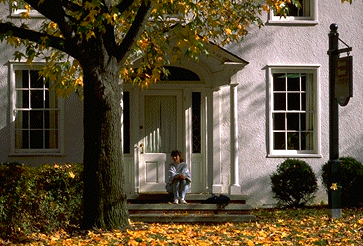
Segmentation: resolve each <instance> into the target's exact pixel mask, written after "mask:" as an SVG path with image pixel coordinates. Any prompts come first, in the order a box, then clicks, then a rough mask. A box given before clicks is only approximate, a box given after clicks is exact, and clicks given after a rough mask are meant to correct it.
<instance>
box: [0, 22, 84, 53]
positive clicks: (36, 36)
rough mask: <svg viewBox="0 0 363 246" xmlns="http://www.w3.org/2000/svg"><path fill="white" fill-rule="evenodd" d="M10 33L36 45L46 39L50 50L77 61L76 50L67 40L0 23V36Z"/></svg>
mask: <svg viewBox="0 0 363 246" xmlns="http://www.w3.org/2000/svg"><path fill="white" fill-rule="evenodd" d="M9 31H10V32H11V34H12V35H13V36H15V37H18V38H21V39H27V40H30V41H32V42H36V43H42V39H48V40H49V41H50V42H49V43H48V45H49V46H50V47H52V48H55V49H58V50H60V51H63V52H65V53H67V54H69V55H71V56H73V57H74V58H76V59H77V57H80V56H79V52H78V51H77V50H78V49H77V48H76V47H74V46H72V45H70V44H69V42H67V40H65V39H62V38H58V37H54V36H51V35H48V34H45V33H40V32H36V31H33V30H29V29H25V28H20V27H17V26H14V25H13V24H12V23H10V22H7V23H0V34H2V33H7V32H9Z"/></svg>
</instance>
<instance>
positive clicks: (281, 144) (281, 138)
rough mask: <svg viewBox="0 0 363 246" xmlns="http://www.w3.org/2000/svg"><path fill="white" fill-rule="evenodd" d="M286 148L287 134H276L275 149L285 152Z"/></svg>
mask: <svg viewBox="0 0 363 246" xmlns="http://www.w3.org/2000/svg"><path fill="white" fill-rule="evenodd" d="M285 146H286V144H285V133H284V132H275V133H274V149H276V150H284V149H285Z"/></svg>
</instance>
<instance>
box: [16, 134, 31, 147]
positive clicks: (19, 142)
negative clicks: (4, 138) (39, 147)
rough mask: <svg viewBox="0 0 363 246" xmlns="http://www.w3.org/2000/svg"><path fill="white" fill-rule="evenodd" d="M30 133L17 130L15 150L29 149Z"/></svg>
mask: <svg viewBox="0 0 363 246" xmlns="http://www.w3.org/2000/svg"><path fill="white" fill-rule="evenodd" d="M28 140H29V131H27V130H16V131H15V148H16V149H28V148H29V143H28Z"/></svg>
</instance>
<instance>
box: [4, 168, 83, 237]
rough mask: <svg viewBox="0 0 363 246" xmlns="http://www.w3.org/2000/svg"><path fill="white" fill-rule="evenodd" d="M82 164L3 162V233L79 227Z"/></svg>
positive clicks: (13, 233)
mask: <svg viewBox="0 0 363 246" xmlns="http://www.w3.org/2000/svg"><path fill="white" fill-rule="evenodd" d="M82 170H83V165H82V164H56V163H54V164H46V165H42V166H39V167H29V166H26V165H23V164H21V163H16V162H15V163H3V164H0V236H1V237H3V238H6V237H10V236H14V235H17V236H19V235H26V234H29V233H33V232H48V233H49V232H52V231H54V230H57V229H60V228H63V229H66V228H69V227H73V226H78V225H79V223H80V220H81V204H82V193H83V183H82V180H81V177H82Z"/></svg>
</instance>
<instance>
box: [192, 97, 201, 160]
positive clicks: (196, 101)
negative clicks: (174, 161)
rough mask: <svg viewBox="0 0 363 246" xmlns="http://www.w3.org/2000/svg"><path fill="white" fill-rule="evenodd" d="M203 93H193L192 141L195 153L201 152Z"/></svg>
mask: <svg viewBox="0 0 363 246" xmlns="http://www.w3.org/2000/svg"><path fill="white" fill-rule="evenodd" d="M201 124H202V120H201V93H200V92H193V93H192V142H193V146H192V147H193V153H201V151H202V138H201V130H202V127H201Z"/></svg>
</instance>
